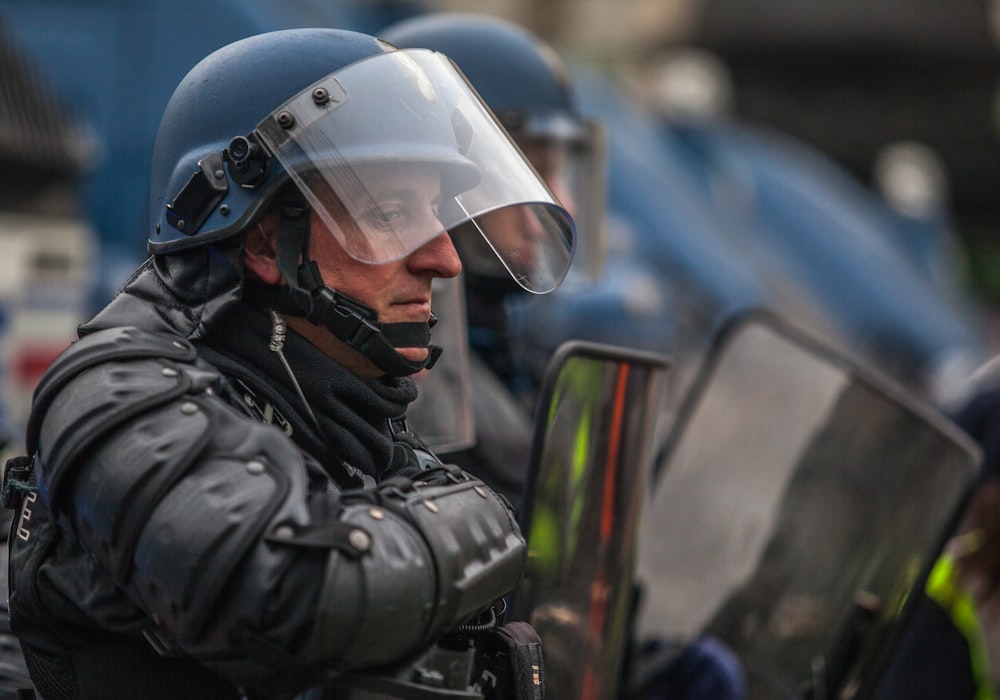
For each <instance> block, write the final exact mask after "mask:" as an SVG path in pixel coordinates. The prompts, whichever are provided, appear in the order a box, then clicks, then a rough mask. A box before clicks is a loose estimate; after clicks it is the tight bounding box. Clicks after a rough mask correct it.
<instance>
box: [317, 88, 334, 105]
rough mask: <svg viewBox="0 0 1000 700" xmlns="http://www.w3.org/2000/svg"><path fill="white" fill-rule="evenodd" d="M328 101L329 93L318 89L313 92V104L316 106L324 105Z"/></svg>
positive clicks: (324, 89) (323, 89)
mask: <svg viewBox="0 0 1000 700" xmlns="http://www.w3.org/2000/svg"><path fill="white" fill-rule="evenodd" d="M329 101H330V93H329V92H327V90H326V88H323V87H318V88H316V89H315V90H313V102H315V103H316V104H318V105H325V104H326V103H327V102H329Z"/></svg>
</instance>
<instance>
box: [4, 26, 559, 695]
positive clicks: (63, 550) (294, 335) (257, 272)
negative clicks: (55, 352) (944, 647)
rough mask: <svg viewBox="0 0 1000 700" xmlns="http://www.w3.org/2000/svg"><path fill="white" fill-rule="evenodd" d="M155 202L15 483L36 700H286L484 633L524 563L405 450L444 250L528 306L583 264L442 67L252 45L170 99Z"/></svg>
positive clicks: (190, 78) (434, 61)
mask: <svg viewBox="0 0 1000 700" xmlns="http://www.w3.org/2000/svg"><path fill="white" fill-rule="evenodd" d="M151 188H152V191H151V195H150V215H151V221H150V227H149V234H148V235H149V243H148V245H149V249H150V252H151V253H152V255H151V257H150V259H149V260H148V261H146V262H145V263H144V264H143V265H142V266H141V267H140V268H139V269H138V270H137V271H136V272H135V273H134V275H133V276H132V277H131V278H130V279H129V280H128V281H127V283H126V284H125V286H124V287H123V289H122V290H121V291H120V292H119V293H118V294H117V295H116V296H115V297H114V298H113V299H112V300H111V301H110V303H109V304H108V305H107V306H106V307H105V308H104V309H103V310H101V311H100V312H99V313H98V314H97V315H96V316H95V317H94V318H92V319H91V320H90V321H89V322H87V323H86V324H84V325H83V326H82V327H81V329H80V340H78V341H77V342H76V343H74V345H73V346H71V347H70V348H69V349H68V350H67V351H66V352H65V353H64V354H63V355H62V356H61V357H60V358H59V359H58V360H57V361H56V362H55V363H54V364H53V366H52V367H51V368H50V371H49V372H48V373H47V374H46V376H45V377H44V378H43V380H42V381H41V382H40V384H39V386H38V388H37V390H36V394H35V401H34V405H33V412H32V416H31V419H30V423H29V427H28V434H27V437H26V443H27V445H28V447H29V457H27V458H24V459H21V460H16V461H14V462H12V463H10V464H9V466H8V468H7V470H6V475H5V497H6V499H7V502H8V503H11V504H12V505H14V506H16V507H18V509H19V510H18V514H17V516H16V527H15V531H14V532H15V536H14V537H13V538H12V541H13V545H12V550H11V564H10V574H11V584H12V590H11V597H10V606H11V618H12V624H13V627H14V630H15V632H16V634H17V635H18V637H19V640H20V642H21V645H22V648H23V651H24V654H25V658H26V660H27V663H28V667H29V669H30V671H31V676H32V680H33V682H34V683H35V685H36V687H37V688H38V690H39V691H40V692H41V694H42V695H43V696H44V697H45V698H47V699H48V700H58V699H60V698H91V697H102V698H103V697H143V698H157V697H170V698H179V697H184V698H199V697H205V698H209V697H210V698H224V697H237V696H241V695H242V696H244V697H281V696H286V695H291V694H294V693H297V692H300V691H302V690H303V689H306V688H314V687H317V686H324V685H327V684H330V683H336V682H337V680H338V679H340V678H342V677H343V676H344V674H345V673H347V672H351V671H354V670H357V669H378V668H382V667H386V666H387V665H392V664H395V663H397V662H399V661H400V660H403V659H407V658H411V657H412V656H413V655H414V654H417V653H418V652H420V650H421V649H424V648H426V647H427V646H428V645H430V644H432V643H433V642H434V641H435V640H437V639H439V638H440V637H442V636H443V635H445V634H447V633H450V632H452V631H454V630H456V629H458V628H461V626H462V625H463V624H465V623H467V622H469V621H470V620H472V619H478V618H479V616H480V615H481V614H485V615H487V616H488V615H489V612H488V611H489V610H490V608H491V606H492V604H493V603H494V602H495V601H496V600H497V599H499V598H501V597H502V596H503V595H505V594H506V593H508V592H509V591H510V590H511V589H512V588H513V587H514V586H515V584H516V583H517V581H518V578H519V575H520V572H521V566H522V563H523V561H522V560H523V557H524V542H523V539H522V537H521V534H520V532H519V530H518V528H517V526H516V524H515V522H514V519H513V517H512V515H511V512H510V510H509V505H508V504H507V503H505V501H504V500H503V499H502V498H500V497H498V496H497V495H496V494H495V493H494V492H493V491H492V490H490V489H489V488H487V487H486V486H485V485H484V484H483V483H482V482H481V481H480V480H479V479H477V478H474V477H472V476H471V475H469V474H467V473H465V472H463V471H462V470H460V469H459V468H457V467H447V466H444V465H442V464H440V463H439V462H438V461H437V460H436V458H435V457H434V456H433V455H432V454H430V453H429V452H428V451H427V450H425V449H424V447H423V444H422V443H421V441H420V440H419V438H418V437H417V436H416V435H415V434H414V433H413V432H412V431H411V430H409V429H408V427H407V425H406V422H405V418H404V414H405V411H406V407H407V404H408V403H409V402H411V401H412V400H413V398H414V396H415V394H416V390H415V388H414V384H413V382H412V380H411V379H410V377H409V375H410V374H412V373H414V372H416V371H418V370H420V369H422V368H425V367H427V366H429V365H431V364H433V362H434V360H435V359H436V356H437V350H436V349H435V347H434V346H433V345H432V344H431V342H430V341H431V338H430V327H431V325H432V324H433V316H432V314H431V298H430V290H431V281H432V280H433V279H435V278H438V277H450V276H454V275H456V274H457V273H458V272H459V269H460V262H459V259H458V257H457V255H456V251H455V248H454V247H453V244H452V242H451V239H450V238H449V237H448V236H447V235H445V231H446V230H450V229H455V228H456V227H458V226H461V225H465V224H467V225H468V227H471V229H472V230H471V231H470V235H476V236H481V237H483V238H484V239H485V240H487V241H488V243H489V246H490V247H491V248H492V249H493V250H494V251H496V254H497V255H498V256H499V257H500V258H501V259H502V260H503V264H504V266H505V267H506V268H507V269H508V270H510V272H511V274H512V275H514V276H515V277H516V279H517V281H518V283H519V284H521V285H523V286H524V287H525V288H527V289H530V290H531V291H533V292H546V291H549V290H551V289H552V288H554V287H555V286H556V285H557V284H558V283H559V282H560V280H561V279H562V277H563V276H564V275H565V273H566V269H567V267H568V265H569V262H570V260H571V258H572V251H573V237H574V233H573V224H572V220H571V218H570V217H569V215H568V214H567V212H566V211H565V210H564V209H563V208H562V207H561V206H560V205H559V204H557V203H556V201H555V200H554V199H553V198H552V196H551V195H550V194H549V192H548V190H547V189H546V188H545V187H544V186H543V185H542V184H541V182H540V181H539V180H538V178H537V176H536V175H535V174H534V172H533V171H532V170H531V168H530V167H529V166H528V165H527V164H526V163H525V162H524V160H523V159H522V157H521V155H520V154H518V153H517V151H516V149H513V148H511V146H510V143H509V141H508V140H507V138H506V136H505V135H504V134H503V133H502V130H501V129H499V128H498V127H497V126H496V124H495V122H494V121H493V119H492V117H491V115H490V114H489V110H488V109H486V108H485V106H484V105H483V104H482V103H481V102H480V101H479V99H478V97H476V96H475V93H474V91H473V90H472V89H470V87H469V85H468V84H467V83H466V82H465V80H464V79H463V78H462V77H461V76H460V74H459V73H458V72H457V71H456V70H455V69H454V66H453V65H452V64H451V63H450V62H449V61H448V60H447V59H446V58H444V57H442V56H441V55H439V54H435V53H433V52H430V51H420V50H416V51H397V50H395V49H394V48H393V47H391V46H389V45H387V44H385V43H384V42H382V41H379V40H377V39H375V38H374V37H370V36H367V35H363V34H357V33H353V32H347V31H340V30H332V29H299V30H288V31H281V32H273V33H268V34H263V35H259V36H255V37H250V38H247V39H244V40H241V41H238V42H236V43H233V44H231V45H229V46H226V47H223V48H221V49H220V50H218V51H216V52H215V53H213V54H211V55H210V56H208V57H207V58H205V59H204V60H203V61H201V62H200V63H199V64H198V65H197V66H195V67H194V68H193V69H192V70H191V72H190V73H189V74H188V75H187V76H186V77H185V78H184V79H183V80H182V81H181V83H180V84H179V86H178V87H177V89H176V91H175V93H174V95H173V96H172V98H171V100H170V102H169V103H168V105H167V107H166V111H165V113H164V116H163V119H162V122H161V126H160V129H159V132H158V136H157V142H156V147H155V151H154V159H153V172H152V178H151ZM498 209H504V210H506V211H512V212H517V215H518V216H521V217H526V218H527V219H529V220H530V221H531V222H532V225H533V227H534V230H535V231H536V235H534V236H533V237H532V238H531V239H530V240H525V239H523V238H517V237H513V236H510V235H507V233H506V232H505V230H504V229H503V228H502V227H497V226H493V225H491V223H490V221H488V220H486V218H484V217H483V216H481V215H482V214H483V213H484V212H488V211H493V210H498Z"/></svg>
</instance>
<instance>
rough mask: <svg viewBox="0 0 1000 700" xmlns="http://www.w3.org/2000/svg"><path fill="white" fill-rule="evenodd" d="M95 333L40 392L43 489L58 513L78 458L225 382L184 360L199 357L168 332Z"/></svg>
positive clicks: (35, 423) (38, 446)
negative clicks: (148, 415)
mask: <svg viewBox="0 0 1000 700" xmlns="http://www.w3.org/2000/svg"><path fill="white" fill-rule="evenodd" d="M97 335H102V336H103V337H101V338H97V337H96V336H95V337H94V340H91V339H90V337H88V338H86V339H84V340H82V341H79V344H80V345H82V347H80V349H79V350H77V349H76V348H77V345H74V346H72V347H71V348H70V350H68V351H67V352H66V353H64V355H63V356H62V357H61V358H60V360H59V361H57V362H58V366H54V370H53V372H52V373H51V374H47V375H46V377H45V378H43V380H42V383H41V384H40V386H39V390H38V391H37V392H36V397H37V398H36V405H35V407H34V408H33V411H32V427H31V430H32V440H33V441H34V445H33V447H34V448H35V449H34V453H35V455H36V462H35V466H36V469H37V476H38V486H39V491H40V493H41V495H42V496H43V498H44V499H45V500H46V502H47V503H48V504H49V505H50V506H51V507H52V509H53V511H54V512H57V511H59V510H61V509H62V507H63V504H62V503H61V499H62V496H63V490H64V489H63V486H64V483H63V482H64V480H65V479H66V477H67V476H68V475H70V474H73V473H75V472H74V468H75V464H76V462H77V460H78V459H79V458H80V457H81V456H84V455H86V454H87V453H88V452H89V451H90V450H91V449H92V448H93V446H94V445H95V444H98V443H99V441H100V440H102V439H103V438H104V436H105V435H107V434H108V433H109V432H113V431H115V430H117V429H119V427H120V426H122V425H125V424H127V423H128V422H129V421H131V420H133V419H134V418H136V417H137V416H139V415H142V414H143V413H145V412H148V411H150V410H152V409H154V408H156V407H158V406H162V405H165V404H168V403H171V402H173V401H175V400H177V399H179V398H180V397H182V396H184V395H185V394H188V393H191V392H192V391H193V390H194V391H197V388H201V387H203V386H205V385H206V384H210V383H211V382H212V381H214V380H215V379H216V378H218V376H219V375H218V374H217V373H215V372H214V371H211V370H209V369H205V368H201V367H198V366H196V365H195V364H194V363H192V362H184V360H194V359H196V356H195V354H194V352H193V350H194V349H193V347H192V346H190V344H189V343H186V341H178V342H176V343H175V342H174V340H175V339H174V338H172V337H170V336H167V335H162V334H161V335H158V336H155V335H154V334H147V333H140V334H125V335H122V334H117V333H116V334H114V335H111V336H109V335H105V334H97ZM143 336H144V337H143ZM150 336H153V337H150ZM129 338H131V339H129ZM85 342H86V344H84V343H85ZM188 348H190V349H191V353H189V352H188ZM162 351H166V352H167V353H169V356H168V357H167V358H165V357H164V355H163V354H162ZM78 353H79V354H78ZM173 360H182V361H181V362H175V361H173ZM37 402H40V403H37Z"/></svg>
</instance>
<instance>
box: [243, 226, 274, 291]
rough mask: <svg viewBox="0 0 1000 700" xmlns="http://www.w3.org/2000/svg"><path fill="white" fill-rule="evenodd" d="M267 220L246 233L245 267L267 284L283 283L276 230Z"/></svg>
mask: <svg viewBox="0 0 1000 700" xmlns="http://www.w3.org/2000/svg"><path fill="white" fill-rule="evenodd" d="M269 223H270V222H269V221H267V219H266V218H265V220H264V221H261V222H260V223H259V224H257V226H255V227H254V228H252V229H250V230H249V231H247V232H246V243H245V244H244V251H243V266H244V267H245V268H246V269H247V270H248V271H249V272H250V273H252V274H253V275H254V276H255V277H257V278H258V279H259V280H260V281H261V282H263V283H265V284H278V283H279V282H281V280H282V277H281V272H279V271H278V259H277V254H276V253H275V246H274V236H275V234H276V230H275V227H274V226H270V225H269Z"/></svg>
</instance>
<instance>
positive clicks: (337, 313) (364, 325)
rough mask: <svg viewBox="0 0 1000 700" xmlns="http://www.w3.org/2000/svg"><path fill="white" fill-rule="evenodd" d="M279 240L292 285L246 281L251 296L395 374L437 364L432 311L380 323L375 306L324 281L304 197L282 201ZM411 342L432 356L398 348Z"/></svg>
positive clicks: (278, 254)
mask: <svg viewBox="0 0 1000 700" xmlns="http://www.w3.org/2000/svg"><path fill="white" fill-rule="evenodd" d="M276 239H277V240H276V241H275V256H276V258H277V264H278V270H279V271H280V272H281V274H282V275H283V276H284V278H285V280H286V281H287V282H288V285H287V286H277V285H266V284H263V283H260V282H255V281H253V280H247V285H246V290H247V293H248V294H249V295H250V296H252V297H254V298H256V299H258V300H260V301H262V302H264V303H267V304H269V305H271V306H272V307H274V308H275V310H277V311H280V312H282V313H286V314H289V315H292V316H299V317H303V318H305V319H306V320H308V321H310V322H311V323H315V324H316V325H320V326H324V327H325V328H326V329H327V330H329V331H330V332H331V333H333V335H334V336H336V337H337V338H338V339H340V340H342V341H343V342H344V343H346V344H347V346H348V347H350V348H352V349H354V350H356V351H357V352H359V353H361V354H362V355H364V356H365V357H367V358H368V359H369V360H371V361H372V362H373V363H374V364H375V366H376V367H378V368H379V369H381V370H382V371H383V372H385V373H386V374H387V375H389V376H391V377H404V376H408V375H411V374H414V373H416V372H419V371H420V370H422V369H429V368H430V367H432V366H434V363H435V362H437V359H438V357H440V355H441V348H440V347H438V346H436V345H431V343H430V340H431V330H430V329H431V326H433V325H434V323H435V322H436V321H437V319H436V318H435V317H434V315H433V314H432V315H431V317H430V320H429V321H428V322H412V323H380V322H379V320H378V312H377V311H375V309H373V308H372V307H370V306H368V305H367V304H363V303H361V302H360V301H358V300H357V299H353V298H351V297H349V296H347V295H346V294H341V293H340V292H338V291H337V290H335V289H333V288H331V287H328V286H326V285H325V284H324V283H323V278H322V276H321V275H320V273H319V267H318V266H317V265H316V262H315V261H314V260H310V259H309V207H308V206H307V205H306V204H305V203H304V202H301V201H300V202H296V203H292V204H283V205H282V206H281V229H280V231H279V234H278V236H277V237H276ZM300 260H301V262H300ZM411 347H421V348H427V349H428V350H429V353H428V355H427V358H426V359H425V360H423V361H420V362H415V361H413V360H408V359H406V358H405V357H403V356H402V355H400V354H399V352H398V351H397V350H396V348H411Z"/></svg>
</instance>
